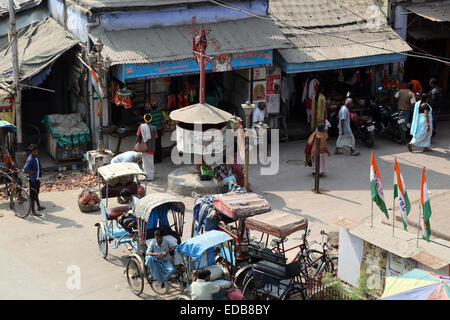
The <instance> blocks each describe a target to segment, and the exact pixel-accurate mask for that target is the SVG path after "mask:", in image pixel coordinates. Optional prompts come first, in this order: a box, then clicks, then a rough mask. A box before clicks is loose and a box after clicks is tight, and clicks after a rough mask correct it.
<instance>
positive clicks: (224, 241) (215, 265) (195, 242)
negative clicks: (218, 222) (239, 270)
mask: <svg viewBox="0 0 450 320" xmlns="http://www.w3.org/2000/svg"><path fill="white" fill-rule="evenodd" d="M233 246H234V239H233V237H232V236H230V235H229V234H228V233H225V232H222V231H217V230H211V231H209V232H205V233H203V234H201V235H198V236H195V237H193V238H190V239H188V240H186V241H184V242H183V243H181V244H180V245H178V246H177V248H176V252H175V254H176V255H178V256H179V257H180V258H179V259H178V260H179V262H180V263H182V264H183V266H184V273H185V276H184V279H185V280H186V284H187V287H188V289H189V292H190V285H191V284H192V281H193V274H194V271H196V272H197V274H198V273H199V272H200V271H201V270H204V269H207V270H209V271H210V272H211V279H210V282H211V283H214V284H215V285H217V286H219V287H221V288H231V287H233V276H232V275H233V274H234V273H235V269H236V266H235V265H233V263H230V262H229V261H227V260H224V259H222V258H221V256H220V253H222V252H223V251H224V250H226V249H227V248H232V247H233ZM230 252H231V254H232V255H233V252H234V250H230ZM231 258H232V259H230V261H235V259H234V258H235V257H234V256H232V257H231ZM213 299H214V300H216V299H217V300H222V299H225V294H224V293H216V294H214V295H213ZM177 300H191V296H190V294H187V295H180V296H178V297H177Z"/></svg>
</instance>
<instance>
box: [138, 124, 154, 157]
mask: <svg viewBox="0 0 450 320" xmlns="http://www.w3.org/2000/svg"><path fill="white" fill-rule="evenodd" d="M136 135H137V136H138V137H139V136H140V135H141V126H139V127H138V130H137V132H136ZM152 138H153V137H152ZM154 138H155V139H158V131H155V137H154ZM149 141H150V140H149ZM144 153H148V154H154V153H155V151H144Z"/></svg>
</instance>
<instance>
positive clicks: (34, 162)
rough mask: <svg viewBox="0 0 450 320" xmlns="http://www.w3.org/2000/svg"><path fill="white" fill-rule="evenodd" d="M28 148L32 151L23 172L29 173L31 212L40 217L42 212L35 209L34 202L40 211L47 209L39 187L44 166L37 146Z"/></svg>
mask: <svg viewBox="0 0 450 320" xmlns="http://www.w3.org/2000/svg"><path fill="white" fill-rule="evenodd" d="M28 150H29V151H30V155H29V156H28V159H27V162H26V163H25V166H24V167H23V172H24V173H25V174H27V175H28V181H29V184H30V199H31V214H32V215H35V216H38V217H40V216H42V214H41V213H38V212H36V211H35V210H34V203H35V202H36V204H37V206H38V207H37V210H38V211H42V210H44V209H45V208H44V207H42V206H41V204H40V203H39V189H40V187H41V182H40V181H39V178H40V177H42V166H41V161H40V160H39V157H38V149H37V146H36V145H34V144H32V145H30V146H29V148H28Z"/></svg>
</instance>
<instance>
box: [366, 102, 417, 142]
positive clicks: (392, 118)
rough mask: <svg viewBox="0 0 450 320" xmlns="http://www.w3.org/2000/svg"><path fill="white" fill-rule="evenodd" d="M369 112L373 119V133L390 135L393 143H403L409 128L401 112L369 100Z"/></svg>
mask: <svg viewBox="0 0 450 320" xmlns="http://www.w3.org/2000/svg"><path fill="white" fill-rule="evenodd" d="M369 109H370V114H371V115H372V118H373V120H374V121H375V133H376V134H378V135H382V136H388V137H390V138H391V139H392V140H393V141H394V142H395V143H398V144H405V143H406V140H407V137H408V134H409V128H408V125H409V124H407V123H406V121H405V119H404V118H403V115H402V113H401V112H392V111H391V110H390V109H389V108H388V107H387V106H383V105H378V104H376V103H375V102H371V105H370V108H369Z"/></svg>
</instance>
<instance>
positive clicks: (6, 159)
mask: <svg viewBox="0 0 450 320" xmlns="http://www.w3.org/2000/svg"><path fill="white" fill-rule="evenodd" d="M0 168H1V169H7V170H13V169H16V168H17V166H16V164H15V163H14V161H13V159H12V158H11V156H10V155H9V154H8V153H7V152H5V149H4V148H3V147H0Z"/></svg>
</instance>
